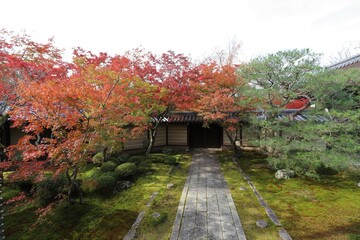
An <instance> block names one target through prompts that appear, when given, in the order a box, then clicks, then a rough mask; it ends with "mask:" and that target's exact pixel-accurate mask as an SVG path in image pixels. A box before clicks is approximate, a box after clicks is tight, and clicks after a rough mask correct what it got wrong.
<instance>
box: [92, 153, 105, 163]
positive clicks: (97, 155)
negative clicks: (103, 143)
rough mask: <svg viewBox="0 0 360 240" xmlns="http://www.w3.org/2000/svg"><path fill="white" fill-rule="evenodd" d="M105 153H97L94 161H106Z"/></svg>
mask: <svg viewBox="0 0 360 240" xmlns="http://www.w3.org/2000/svg"><path fill="white" fill-rule="evenodd" d="M104 159H105V158H104V153H103V152H98V153H97V154H95V155H94V156H93V162H94V163H97V164H102V163H103V162H104Z"/></svg>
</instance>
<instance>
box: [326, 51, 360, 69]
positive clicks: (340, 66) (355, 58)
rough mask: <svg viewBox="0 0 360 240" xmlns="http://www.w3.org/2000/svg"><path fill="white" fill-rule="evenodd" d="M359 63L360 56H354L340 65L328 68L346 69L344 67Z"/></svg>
mask: <svg viewBox="0 0 360 240" xmlns="http://www.w3.org/2000/svg"><path fill="white" fill-rule="evenodd" d="M358 62H359V63H360V54H358V55H355V56H352V57H350V58H348V59H345V60H343V61H340V62H338V63H335V64H332V65H330V66H328V68H330V69H339V68H344V67H347V66H350V65H352V64H355V63H358Z"/></svg>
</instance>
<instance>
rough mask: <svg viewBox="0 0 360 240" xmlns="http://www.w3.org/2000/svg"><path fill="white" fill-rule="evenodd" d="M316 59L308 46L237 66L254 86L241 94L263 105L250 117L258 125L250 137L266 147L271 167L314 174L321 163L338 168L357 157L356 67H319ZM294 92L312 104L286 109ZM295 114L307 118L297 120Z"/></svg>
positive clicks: (359, 78) (359, 74)
mask: <svg viewBox="0 0 360 240" xmlns="http://www.w3.org/2000/svg"><path fill="white" fill-rule="evenodd" d="M317 60H318V56H317V55H316V54H313V53H311V52H310V51H308V50H291V51H286V52H278V53H275V54H270V55H268V56H265V57H259V58H256V59H254V60H252V61H251V62H250V63H249V64H248V65H244V66H242V67H241V68H240V70H239V71H240V73H241V74H242V75H243V77H244V78H245V80H246V81H247V82H248V83H249V84H252V85H253V86H256V88H254V87H249V88H248V89H245V91H244V92H243V93H244V95H245V96H248V97H249V98H251V99H254V100H257V101H256V102H257V104H258V107H259V109H261V112H260V113H259V112H258V113H257V114H254V116H252V117H250V119H249V121H250V123H251V125H252V126H254V128H255V129H257V131H256V134H257V135H258V140H256V141H254V143H255V144H256V145H258V146H260V147H261V148H262V149H263V150H265V151H267V152H268V154H269V155H270V156H271V158H269V163H270V164H271V165H272V166H273V167H275V168H288V169H291V170H294V171H295V172H296V174H298V175H307V176H310V177H315V178H318V177H319V173H323V172H324V171H323V170H324V169H327V171H328V170H330V171H333V172H337V171H342V170H344V169H346V168H348V167H349V166H351V165H353V164H359V163H360V160H359V157H358V156H359V153H360V147H359V146H360V134H359V132H360V127H359V126H360V111H359V108H360V104H359V102H360V98H359V96H360V71H359V70H347V71H344V70H342V71H332V70H325V69H321V68H320V67H319V66H318V61H317ZM298 98H305V99H307V101H309V102H308V104H306V105H305V107H306V106H310V104H315V108H310V109H307V110H306V111H305V108H301V107H302V106H303V105H299V106H298V107H297V109H298V110H296V111H292V112H290V113H287V115H286V114H285V113H284V112H283V110H284V109H285V108H286V106H287V104H289V103H293V101H294V100H297V99H298ZM259 114H261V116H262V117H260V118H259ZM281 114H282V115H284V114H285V116H284V117H282V118H279V117H278V116H279V115H281ZM298 114H303V115H305V116H306V118H307V119H306V121H295V120H294V118H295V117H296V116H297V115H298Z"/></svg>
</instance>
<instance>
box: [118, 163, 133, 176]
mask: <svg viewBox="0 0 360 240" xmlns="http://www.w3.org/2000/svg"><path fill="white" fill-rule="evenodd" d="M136 172H137V166H136V164H135V163H132V162H127V163H123V164H120V165H119V166H117V167H116V168H115V174H116V177H117V179H126V178H128V177H131V176H133V175H135V174H136Z"/></svg>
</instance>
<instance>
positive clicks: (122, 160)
mask: <svg viewBox="0 0 360 240" xmlns="http://www.w3.org/2000/svg"><path fill="white" fill-rule="evenodd" d="M130 157H131V156H130V155H129V154H126V153H124V154H121V155H118V156H116V160H115V161H114V162H115V163H116V164H117V165H120V164H122V163H126V162H127V161H128V160H129V158H130Z"/></svg>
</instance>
